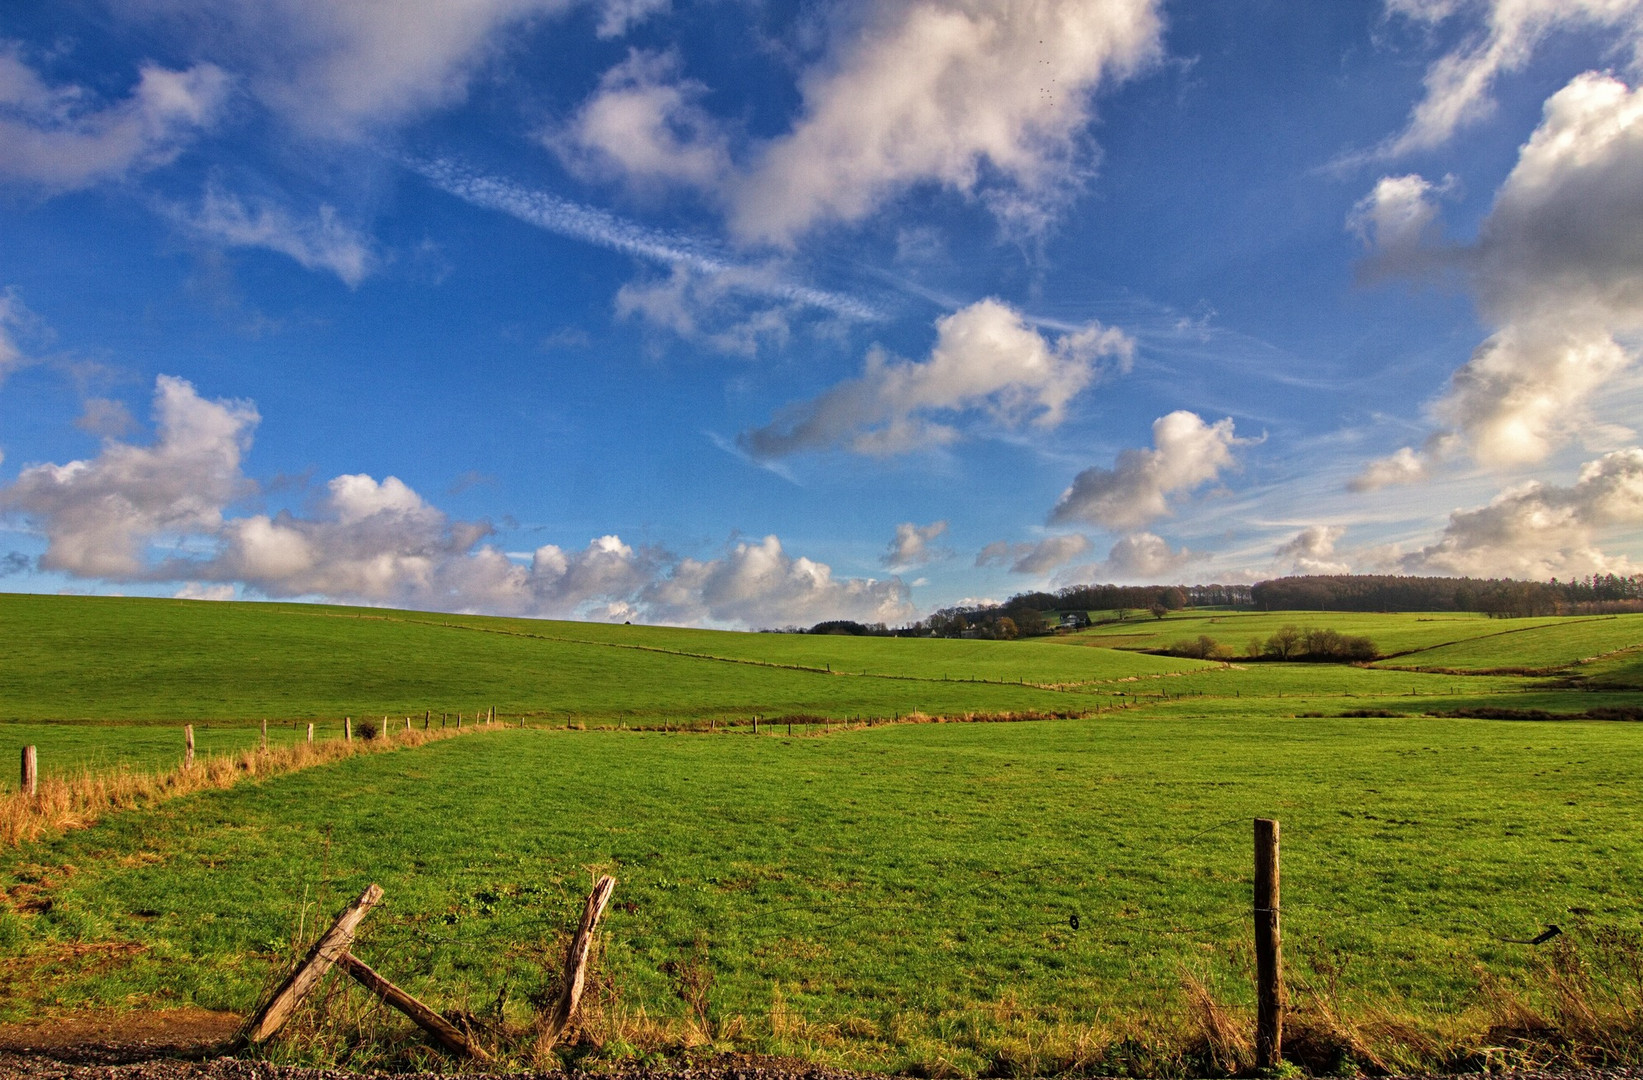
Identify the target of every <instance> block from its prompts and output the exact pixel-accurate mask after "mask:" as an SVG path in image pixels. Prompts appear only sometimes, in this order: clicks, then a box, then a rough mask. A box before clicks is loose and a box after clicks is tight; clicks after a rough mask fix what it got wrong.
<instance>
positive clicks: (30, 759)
mask: <svg viewBox="0 0 1643 1080" xmlns="http://www.w3.org/2000/svg"><path fill="white" fill-rule="evenodd" d="M18 790H19V791H21V792H22V793H23V794H24V795H36V794H39V791H40V756H39V755H38V754H36V753H35V751H34V747H32V746H25V747H23V776H22V782H21V783H20V784H18Z"/></svg>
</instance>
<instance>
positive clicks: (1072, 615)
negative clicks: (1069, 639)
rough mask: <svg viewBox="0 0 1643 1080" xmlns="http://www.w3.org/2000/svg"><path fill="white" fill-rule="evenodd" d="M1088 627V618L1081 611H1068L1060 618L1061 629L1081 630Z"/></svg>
mask: <svg viewBox="0 0 1643 1080" xmlns="http://www.w3.org/2000/svg"><path fill="white" fill-rule="evenodd" d="M1088 625H1090V617H1089V616H1088V615H1086V614H1085V613H1084V612H1082V611H1069V612H1067V613H1066V614H1065V615H1063V616H1061V629H1063V630H1082V629H1084V627H1086V626H1088Z"/></svg>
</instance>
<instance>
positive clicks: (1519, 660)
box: [1384, 615, 1643, 671]
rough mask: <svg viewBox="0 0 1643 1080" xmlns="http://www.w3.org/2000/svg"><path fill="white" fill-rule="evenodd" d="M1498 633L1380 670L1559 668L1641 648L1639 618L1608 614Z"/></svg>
mask: <svg viewBox="0 0 1643 1080" xmlns="http://www.w3.org/2000/svg"><path fill="white" fill-rule="evenodd" d="M1504 621H1505V622H1506V629H1505V631H1504V632H1502V633H1497V634H1490V635H1488V636H1486V637H1476V638H1472V639H1471V640H1469V641H1462V642H1457V643H1456V644H1453V645H1444V646H1440V647H1437V648H1431V649H1423V650H1421V651H1419V652H1413V653H1410V654H1408V655H1407V656H1400V657H1398V658H1397V659H1396V660H1392V661H1389V662H1387V663H1386V664H1385V665H1384V666H1388V667H1391V666H1401V667H1422V668H1450V669H1454V670H1459V671H1479V670H1487V669H1490V668H1512V667H1523V668H1531V669H1541V668H1563V667H1568V666H1569V665H1571V664H1576V663H1579V662H1580V661H1582V660H1588V659H1594V658H1597V657H1600V656H1604V655H1607V654H1610V653H1615V652H1619V651H1621V650H1623V649H1629V648H1631V647H1633V646H1635V645H1643V615H1610V616H1606V617H1605V616H1599V617H1595V618H1591V619H1569V620H1566V621H1564V622H1561V623H1552V624H1541V625H1539V626H1526V627H1522V628H1519V627H1516V626H1513V625H1512V621H1511V620H1504Z"/></svg>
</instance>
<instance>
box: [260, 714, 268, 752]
mask: <svg viewBox="0 0 1643 1080" xmlns="http://www.w3.org/2000/svg"><path fill="white" fill-rule="evenodd" d="M259 749H260V750H261V751H262V752H263V753H265V754H266V753H268V719H267V717H264V718H263V721H262V745H261V746H260V747H259Z"/></svg>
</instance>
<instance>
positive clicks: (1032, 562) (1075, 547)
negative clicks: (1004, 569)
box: [976, 533, 1090, 574]
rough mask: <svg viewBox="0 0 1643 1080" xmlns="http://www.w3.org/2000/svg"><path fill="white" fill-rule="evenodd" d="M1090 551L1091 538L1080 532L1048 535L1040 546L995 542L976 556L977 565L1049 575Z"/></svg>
mask: <svg viewBox="0 0 1643 1080" xmlns="http://www.w3.org/2000/svg"><path fill="white" fill-rule="evenodd" d="M1088 550H1090V538H1089V537H1087V536H1084V535H1082V534H1081V533H1068V534H1064V535H1061V536H1046V537H1045V538H1044V539H1042V540H1040V541H1038V542H1037V543H1030V542H1025V541H1024V542H1022V543H1018V544H1012V543H1010V542H1008V541H1006V540H995V541H993V542H992V543H991V544H988V545H987V546H986V547H984V548H982V549H981V552H980V553H979V554H978V555H976V565H977V566H1003V565H1004V564H1006V563H1008V564H1009V566H1010V573H1012V574H1047V573H1049V572H1050V571H1051V570H1054V569H1055V568H1056V567H1058V566H1061V565H1063V564H1065V563H1068V562H1071V561H1072V560H1073V559H1076V558H1078V557H1079V556H1080V555H1082V554H1084V553H1085V552H1086V551H1088Z"/></svg>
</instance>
